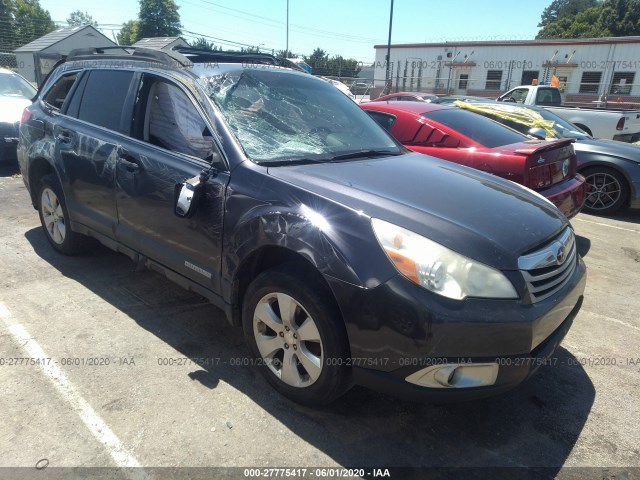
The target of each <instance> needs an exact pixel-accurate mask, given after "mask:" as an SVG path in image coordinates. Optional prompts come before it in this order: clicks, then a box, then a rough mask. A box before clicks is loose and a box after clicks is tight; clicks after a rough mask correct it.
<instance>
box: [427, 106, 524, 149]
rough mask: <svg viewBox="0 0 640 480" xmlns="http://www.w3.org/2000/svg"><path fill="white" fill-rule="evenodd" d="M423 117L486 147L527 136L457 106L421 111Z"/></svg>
mask: <svg viewBox="0 0 640 480" xmlns="http://www.w3.org/2000/svg"><path fill="white" fill-rule="evenodd" d="M422 116H423V117H425V118H430V119H433V120H435V121H436V122H438V123H441V124H442V125H446V126H447V127H449V128H451V129H452V130H455V131H457V132H459V133H461V134H462V135H464V136H466V137H468V138H470V139H471V140H473V141H475V142H477V143H479V144H480V145H483V146H485V147H487V148H495V147H502V146H503V145H510V144H512V143H518V142H525V141H527V140H529V138H528V137H525V136H524V135H521V134H519V133H518V132H514V131H513V130H511V129H509V128H507V127H504V126H502V125H500V124H499V123H496V122H494V121H493V120H489V119H488V118H485V117H483V116H482V115H478V114H476V113H472V112H467V111H466V110H460V109H457V108H451V109H446V110H436V111H434V112H428V113H423V114H422Z"/></svg>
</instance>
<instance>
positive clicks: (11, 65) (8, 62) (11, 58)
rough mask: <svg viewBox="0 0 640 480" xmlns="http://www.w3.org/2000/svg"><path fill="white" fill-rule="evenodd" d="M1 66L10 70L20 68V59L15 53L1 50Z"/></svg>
mask: <svg viewBox="0 0 640 480" xmlns="http://www.w3.org/2000/svg"><path fill="white" fill-rule="evenodd" d="M0 68H8V69H10V70H14V71H15V70H17V69H18V61H17V60H16V55H15V53H8V52H0Z"/></svg>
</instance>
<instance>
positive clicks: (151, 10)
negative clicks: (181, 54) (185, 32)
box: [138, 0, 182, 38]
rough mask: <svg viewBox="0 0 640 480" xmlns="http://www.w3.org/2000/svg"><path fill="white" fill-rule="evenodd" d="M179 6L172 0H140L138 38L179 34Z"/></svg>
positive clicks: (175, 35)
mask: <svg viewBox="0 0 640 480" xmlns="http://www.w3.org/2000/svg"><path fill="white" fill-rule="evenodd" d="M179 8H180V7H178V5H176V2H175V1H174V0H140V13H139V14H138V22H139V24H138V38H152V37H177V36H179V35H180V33H181V31H182V30H181V28H182V25H180V14H179V13H178V9H179Z"/></svg>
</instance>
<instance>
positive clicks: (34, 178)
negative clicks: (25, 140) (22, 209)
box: [29, 158, 55, 208]
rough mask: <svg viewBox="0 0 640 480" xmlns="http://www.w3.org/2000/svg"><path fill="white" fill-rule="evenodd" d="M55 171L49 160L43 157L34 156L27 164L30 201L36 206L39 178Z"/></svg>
mask: <svg viewBox="0 0 640 480" xmlns="http://www.w3.org/2000/svg"><path fill="white" fill-rule="evenodd" d="M50 173H55V170H54V169H53V167H52V166H51V164H50V163H49V162H47V161H46V160H45V159H44V158H36V159H34V160H33V161H32V162H31V165H29V191H30V194H31V203H32V204H33V206H34V207H35V208H38V199H37V196H38V184H39V183H40V179H41V178H42V177H44V176H45V175H49V174H50Z"/></svg>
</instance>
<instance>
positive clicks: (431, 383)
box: [405, 363, 498, 388]
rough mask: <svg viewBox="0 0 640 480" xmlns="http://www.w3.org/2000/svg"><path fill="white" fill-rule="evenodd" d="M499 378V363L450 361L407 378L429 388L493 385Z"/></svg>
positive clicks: (419, 371) (408, 380)
mask: <svg viewBox="0 0 640 480" xmlns="http://www.w3.org/2000/svg"><path fill="white" fill-rule="evenodd" d="M497 378H498V364H497V363H462V364H460V363H448V364H445V365H432V366H430V367H427V368H423V369H422V370H418V371H417V372H415V373H412V374H411V375H409V376H408V377H407V378H405V380H406V381H407V382H409V383H413V384H415V385H420V386H421V387H429V388H473V387H486V386H489V385H493V384H495V383H496V379H497Z"/></svg>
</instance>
